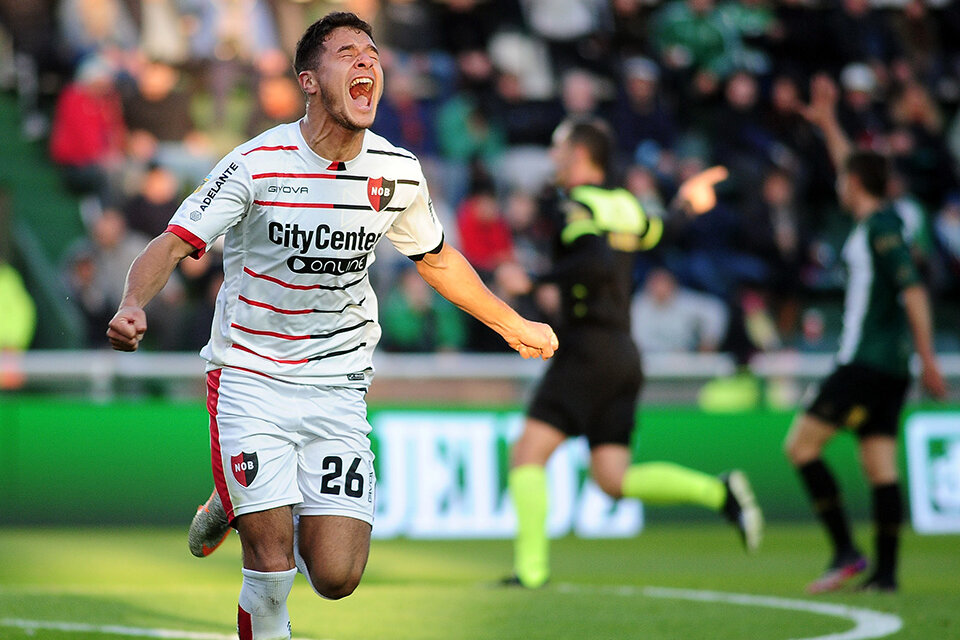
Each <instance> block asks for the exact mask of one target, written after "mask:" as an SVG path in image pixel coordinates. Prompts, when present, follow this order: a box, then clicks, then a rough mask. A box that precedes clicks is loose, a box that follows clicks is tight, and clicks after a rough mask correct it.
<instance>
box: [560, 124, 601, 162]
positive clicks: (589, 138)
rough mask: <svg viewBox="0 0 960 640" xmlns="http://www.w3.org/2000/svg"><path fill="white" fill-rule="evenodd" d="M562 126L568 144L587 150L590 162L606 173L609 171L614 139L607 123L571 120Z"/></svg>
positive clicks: (563, 135)
mask: <svg viewBox="0 0 960 640" xmlns="http://www.w3.org/2000/svg"><path fill="white" fill-rule="evenodd" d="M560 126H561V128H562V130H563V133H562V137H563V138H564V139H565V140H566V141H567V143H568V144H570V145H573V146H577V147H581V148H583V149H585V150H586V151H587V155H589V157H590V162H592V163H593V164H594V165H596V166H597V167H599V168H600V169H601V170H602V171H603V172H604V173H607V172H608V171H609V169H610V162H611V154H612V153H613V137H612V136H611V134H610V127H608V126H607V124H606V123H605V122H603V121H602V120H598V119H596V118H591V119H588V120H570V121H567V122H565V123H563V124H562V125H560Z"/></svg>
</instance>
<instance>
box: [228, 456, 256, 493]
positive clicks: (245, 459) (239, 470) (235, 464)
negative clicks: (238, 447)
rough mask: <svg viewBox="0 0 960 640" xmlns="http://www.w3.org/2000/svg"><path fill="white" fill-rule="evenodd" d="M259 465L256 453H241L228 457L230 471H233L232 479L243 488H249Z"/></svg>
mask: <svg viewBox="0 0 960 640" xmlns="http://www.w3.org/2000/svg"><path fill="white" fill-rule="evenodd" d="M259 468H260V463H259V461H258V460H257V452H256V451H254V452H253V453H246V452H243V451H241V452H240V453H238V454H237V455H235V456H230V469H231V470H232V471H233V477H234V478H236V479H237V482H239V483H240V484H241V485H243V486H244V487H249V486H250V483H251V482H253V479H254V478H256V477H257V469H259Z"/></svg>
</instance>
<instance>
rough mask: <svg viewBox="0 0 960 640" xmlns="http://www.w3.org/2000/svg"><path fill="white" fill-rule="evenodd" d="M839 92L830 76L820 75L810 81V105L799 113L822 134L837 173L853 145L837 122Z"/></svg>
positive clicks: (802, 108) (841, 168)
mask: <svg viewBox="0 0 960 640" xmlns="http://www.w3.org/2000/svg"><path fill="white" fill-rule="evenodd" d="M838 96H839V92H838V90H837V85H836V83H834V81H833V80H831V79H830V76H828V75H826V74H824V73H820V74H817V75H816V76H814V77H813V80H811V81H810V104H809V105H807V106H805V107H801V108H800V113H801V115H803V117H804V118H806V119H807V120H809V121H810V123H811V124H813V125H814V126H816V127H817V128H819V129H820V131H821V132H823V141H824V143H825V144H826V145H827V152H828V153H829V154H830V161H831V162H833V167H834V169H836V170H837V171H838V172H839V171H841V170H843V167H844V164H845V163H846V161H847V158H848V157H849V156H850V153H851V152H852V151H853V145H851V144H850V141H849V140H848V139H847V136H846V134H845V133H844V132H843V128H842V127H841V126H840V121H839V120H837V100H838Z"/></svg>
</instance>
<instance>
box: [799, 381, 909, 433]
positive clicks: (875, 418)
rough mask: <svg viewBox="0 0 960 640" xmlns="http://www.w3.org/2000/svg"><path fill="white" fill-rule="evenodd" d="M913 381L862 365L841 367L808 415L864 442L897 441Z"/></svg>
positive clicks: (821, 386) (827, 382) (822, 386)
mask: <svg viewBox="0 0 960 640" xmlns="http://www.w3.org/2000/svg"><path fill="white" fill-rule="evenodd" d="M909 386H910V379H909V378H908V377H906V376H895V375H891V374H889V373H885V372H883V371H880V370H879V369H874V368H873V367H867V366H864V365H861V364H845V365H841V366H839V367H837V368H836V369H835V370H834V372H833V373H831V374H830V375H829V376H828V377H827V378H826V379H825V380H824V381H823V382H822V383H821V384H820V390H819V392H818V393H817V397H816V398H814V400H813V402H811V403H810V404H809V406H807V410H806V412H807V413H809V414H810V415H812V416H814V417H816V418H819V419H821V420H823V421H825V422H829V423H830V424H832V425H834V426H836V427H838V428H840V429H847V430H849V431H851V432H853V433H855V434H856V435H857V437H858V438H864V437H866V436H870V435H885V436H890V437H894V438H895V437H896V436H897V431H898V430H899V428H900V412H901V411H902V410H903V403H904V401H905V400H906V397H907V388H908V387H909Z"/></svg>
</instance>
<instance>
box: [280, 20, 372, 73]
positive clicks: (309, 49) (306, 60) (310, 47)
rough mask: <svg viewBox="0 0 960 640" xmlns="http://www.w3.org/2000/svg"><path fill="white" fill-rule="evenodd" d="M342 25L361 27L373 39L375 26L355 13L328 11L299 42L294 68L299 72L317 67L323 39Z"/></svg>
mask: <svg viewBox="0 0 960 640" xmlns="http://www.w3.org/2000/svg"><path fill="white" fill-rule="evenodd" d="M340 27H350V28H352V29H359V30H360V31H363V32H364V33H365V34H367V35H368V36H370V39H371V40H373V27H371V26H370V25H369V24H367V23H366V22H364V21H363V20H361V19H360V18H359V17H357V15H356V14H355V13H349V12H347V11H335V12H333V13H328V14H327V15H325V16H324V17H323V18H321V19H319V20H317V21H316V22H314V23H313V24H312V25H310V26H309V27H307V30H306V31H305V32H304V33H303V37H301V38H300V41H299V42H298V43H297V53H296V56H295V57H294V59H293V68H294V69H295V70H296V72H297V73H300V72H301V71H304V70H307V69H315V68H316V66H317V56H318V54H319V53H320V50H321V49H322V48H323V41H324V40H326V39H327V36H329V35H330V32H331V31H333V30H334V29H339V28H340Z"/></svg>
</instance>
